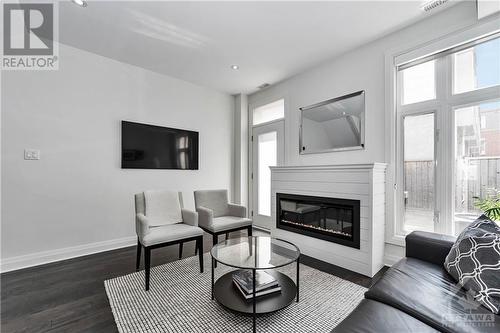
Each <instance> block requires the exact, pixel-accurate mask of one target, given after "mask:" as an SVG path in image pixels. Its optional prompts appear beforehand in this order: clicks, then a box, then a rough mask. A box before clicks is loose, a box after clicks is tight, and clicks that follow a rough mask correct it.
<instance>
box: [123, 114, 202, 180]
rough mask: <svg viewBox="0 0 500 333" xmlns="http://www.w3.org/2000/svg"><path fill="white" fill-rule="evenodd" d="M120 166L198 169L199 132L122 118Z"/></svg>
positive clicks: (127, 167)
mask: <svg viewBox="0 0 500 333" xmlns="http://www.w3.org/2000/svg"><path fill="white" fill-rule="evenodd" d="M122 168H123V169H185V170H198V132H193V131H187V130H182V129H176V128H168V127H160V126H153V125H147V124H139V123H133V122H130V121H122Z"/></svg>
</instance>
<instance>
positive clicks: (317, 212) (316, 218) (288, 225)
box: [276, 193, 360, 249]
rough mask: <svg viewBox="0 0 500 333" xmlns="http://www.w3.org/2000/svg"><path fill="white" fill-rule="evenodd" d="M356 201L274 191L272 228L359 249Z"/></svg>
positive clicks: (357, 203)
mask: <svg viewBox="0 0 500 333" xmlns="http://www.w3.org/2000/svg"><path fill="white" fill-rule="evenodd" d="M359 220H360V219H359V200H350V199H337V198H327V197H314V196H308V195H297V194H288V193H276V227H277V228H279V229H284V230H288V231H293V232H296V233H299V234H303V235H306V236H310V237H316V238H319V239H323V240H327V241H330V242H334V243H338V244H342V245H345V246H350V247H354V248H356V249H359V223H360V221H359Z"/></svg>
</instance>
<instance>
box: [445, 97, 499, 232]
mask: <svg viewBox="0 0 500 333" xmlns="http://www.w3.org/2000/svg"><path fill="white" fill-rule="evenodd" d="M499 190H500V102H494V103H483V104H479V105H475V106H468V107H462V108H459V109H457V110H456V111H455V225H454V230H455V234H456V235H458V234H459V233H460V232H461V231H462V230H463V229H464V228H465V227H466V226H467V225H468V224H469V223H470V222H472V221H474V220H475V219H476V218H477V217H478V216H479V215H481V210H480V209H478V208H477V203H478V200H484V199H487V198H489V197H493V196H495V195H498V191H499Z"/></svg>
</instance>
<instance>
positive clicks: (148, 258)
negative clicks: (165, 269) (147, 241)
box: [144, 247, 151, 291]
mask: <svg viewBox="0 0 500 333" xmlns="http://www.w3.org/2000/svg"><path fill="white" fill-rule="evenodd" d="M144 268H145V276H146V291H148V290H149V273H150V269H151V249H150V248H147V247H145V248H144Z"/></svg>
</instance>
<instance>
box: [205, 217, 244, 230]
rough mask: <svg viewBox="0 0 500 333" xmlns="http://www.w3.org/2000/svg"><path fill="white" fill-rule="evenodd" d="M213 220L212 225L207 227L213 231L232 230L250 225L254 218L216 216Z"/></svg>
mask: <svg viewBox="0 0 500 333" xmlns="http://www.w3.org/2000/svg"><path fill="white" fill-rule="evenodd" d="M212 222H213V223H212V225H210V226H208V227H207V229H208V230H210V231H211V232H220V231H225V230H231V229H236V228H240V227H245V226H249V225H251V224H252V220H250V219H247V218H244V217H237V216H221V217H216V218H214V219H213V220H212Z"/></svg>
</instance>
